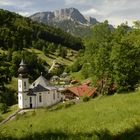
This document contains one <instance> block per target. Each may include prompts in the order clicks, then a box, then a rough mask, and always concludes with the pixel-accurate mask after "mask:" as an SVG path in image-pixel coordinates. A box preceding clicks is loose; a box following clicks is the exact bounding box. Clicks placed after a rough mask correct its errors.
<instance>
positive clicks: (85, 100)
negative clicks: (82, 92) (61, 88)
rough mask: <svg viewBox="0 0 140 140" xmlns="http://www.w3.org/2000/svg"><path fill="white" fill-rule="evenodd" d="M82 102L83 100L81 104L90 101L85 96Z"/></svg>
mask: <svg viewBox="0 0 140 140" xmlns="http://www.w3.org/2000/svg"><path fill="white" fill-rule="evenodd" d="M82 100H83V102H88V101H89V100H90V97H87V96H85V97H83V98H82Z"/></svg>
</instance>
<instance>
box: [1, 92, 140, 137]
mask: <svg viewBox="0 0 140 140" xmlns="http://www.w3.org/2000/svg"><path fill="white" fill-rule="evenodd" d="M0 139H25V140H27V139H36V140H38V139H46V140H49V139H51V140H52V139H55V140H57V139H59V140H61V139H66V140H67V139H74V140H75V139H76V140H80V139H83V140H86V139H89V140H90V139H93V140H109V139H111V140H112V139H113V140H138V139H140V92H135V93H129V94H115V95H113V96H100V97H97V98H95V99H91V100H90V101H88V102H81V103H78V104H75V105H72V106H67V107H66V106H64V107H61V108H60V109H57V110H53V111H50V110H49V109H48V108H42V109H36V110H32V111H29V112H25V113H23V114H22V115H21V114H19V115H17V116H16V117H15V118H14V120H12V121H10V122H8V123H7V124H4V125H2V126H0Z"/></svg>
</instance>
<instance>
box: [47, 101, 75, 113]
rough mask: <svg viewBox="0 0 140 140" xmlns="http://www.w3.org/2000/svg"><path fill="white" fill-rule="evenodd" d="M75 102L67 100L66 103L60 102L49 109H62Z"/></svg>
mask: <svg viewBox="0 0 140 140" xmlns="http://www.w3.org/2000/svg"><path fill="white" fill-rule="evenodd" d="M74 104H75V102H73V101H69V102H66V103H63V104H59V105H57V106H54V107H52V108H51V109H49V111H54V110H60V109H62V108H68V107H71V106H72V105H74Z"/></svg>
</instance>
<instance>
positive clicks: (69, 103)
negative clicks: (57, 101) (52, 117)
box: [64, 101, 75, 108]
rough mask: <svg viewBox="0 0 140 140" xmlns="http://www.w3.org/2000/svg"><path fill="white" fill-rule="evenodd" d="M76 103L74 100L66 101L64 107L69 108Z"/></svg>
mask: <svg viewBox="0 0 140 140" xmlns="http://www.w3.org/2000/svg"><path fill="white" fill-rule="evenodd" d="M74 104H75V102H73V101H70V102H66V103H64V108H68V107H70V106H72V105H74Z"/></svg>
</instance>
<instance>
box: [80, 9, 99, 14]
mask: <svg viewBox="0 0 140 140" xmlns="http://www.w3.org/2000/svg"><path fill="white" fill-rule="evenodd" d="M82 13H83V14H84V15H94V14H98V11H97V10H96V9H94V8H92V9H89V10H87V11H83V12H82Z"/></svg>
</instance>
